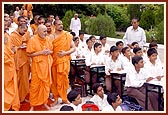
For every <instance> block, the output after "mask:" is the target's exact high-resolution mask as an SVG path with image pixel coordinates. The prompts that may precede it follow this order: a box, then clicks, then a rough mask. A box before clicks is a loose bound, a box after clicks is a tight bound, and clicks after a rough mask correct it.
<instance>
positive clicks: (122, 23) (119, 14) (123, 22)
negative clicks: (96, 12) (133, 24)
mask: <svg viewBox="0 0 168 115" xmlns="http://www.w3.org/2000/svg"><path fill="white" fill-rule="evenodd" d="M126 9H127V7H124V6H119V5H111V4H108V5H106V12H107V14H108V15H109V16H110V17H111V18H113V20H114V23H115V25H116V29H117V31H125V30H126V28H127V27H128V25H129V24H130V20H129V17H128V16H127V15H126Z"/></svg>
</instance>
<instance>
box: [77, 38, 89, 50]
mask: <svg viewBox="0 0 168 115" xmlns="http://www.w3.org/2000/svg"><path fill="white" fill-rule="evenodd" d="M79 47H80V48H81V49H84V48H86V47H87V44H86V40H83V41H82V40H81V39H79Z"/></svg>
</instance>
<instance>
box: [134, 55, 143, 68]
mask: <svg viewBox="0 0 168 115" xmlns="http://www.w3.org/2000/svg"><path fill="white" fill-rule="evenodd" d="M140 60H143V58H142V57H141V56H134V57H133V58H132V64H133V65H134V66H135V64H138V62H139V61H140Z"/></svg>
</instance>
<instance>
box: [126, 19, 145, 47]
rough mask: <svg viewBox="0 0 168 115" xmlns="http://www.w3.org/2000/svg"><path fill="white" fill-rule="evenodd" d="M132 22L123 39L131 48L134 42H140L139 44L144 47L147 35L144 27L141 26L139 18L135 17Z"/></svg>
mask: <svg viewBox="0 0 168 115" xmlns="http://www.w3.org/2000/svg"><path fill="white" fill-rule="evenodd" d="M131 24H132V26H130V27H128V28H127V30H126V32H125V35H124V37H123V41H124V43H125V45H127V46H129V47H130V48H132V46H131V44H132V42H138V44H139V46H140V47H141V48H143V46H144V44H145V43H146V35H145V31H144V29H143V28H141V27H139V19H138V18H133V19H132V22H131Z"/></svg>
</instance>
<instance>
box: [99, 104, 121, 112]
mask: <svg viewBox="0 0 168 115" xmlns="http://www.w3.org/2000/svg"><path fill="white" fill-rule="evenodd" d="M102 111H108V112H112V111H113V112H114V111H122V109H121V106H118V107H117V108H116V110H114V109H113V107H112V106H111V105H107V106H106V107H105V108H103V110H102Z"/></svg>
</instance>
